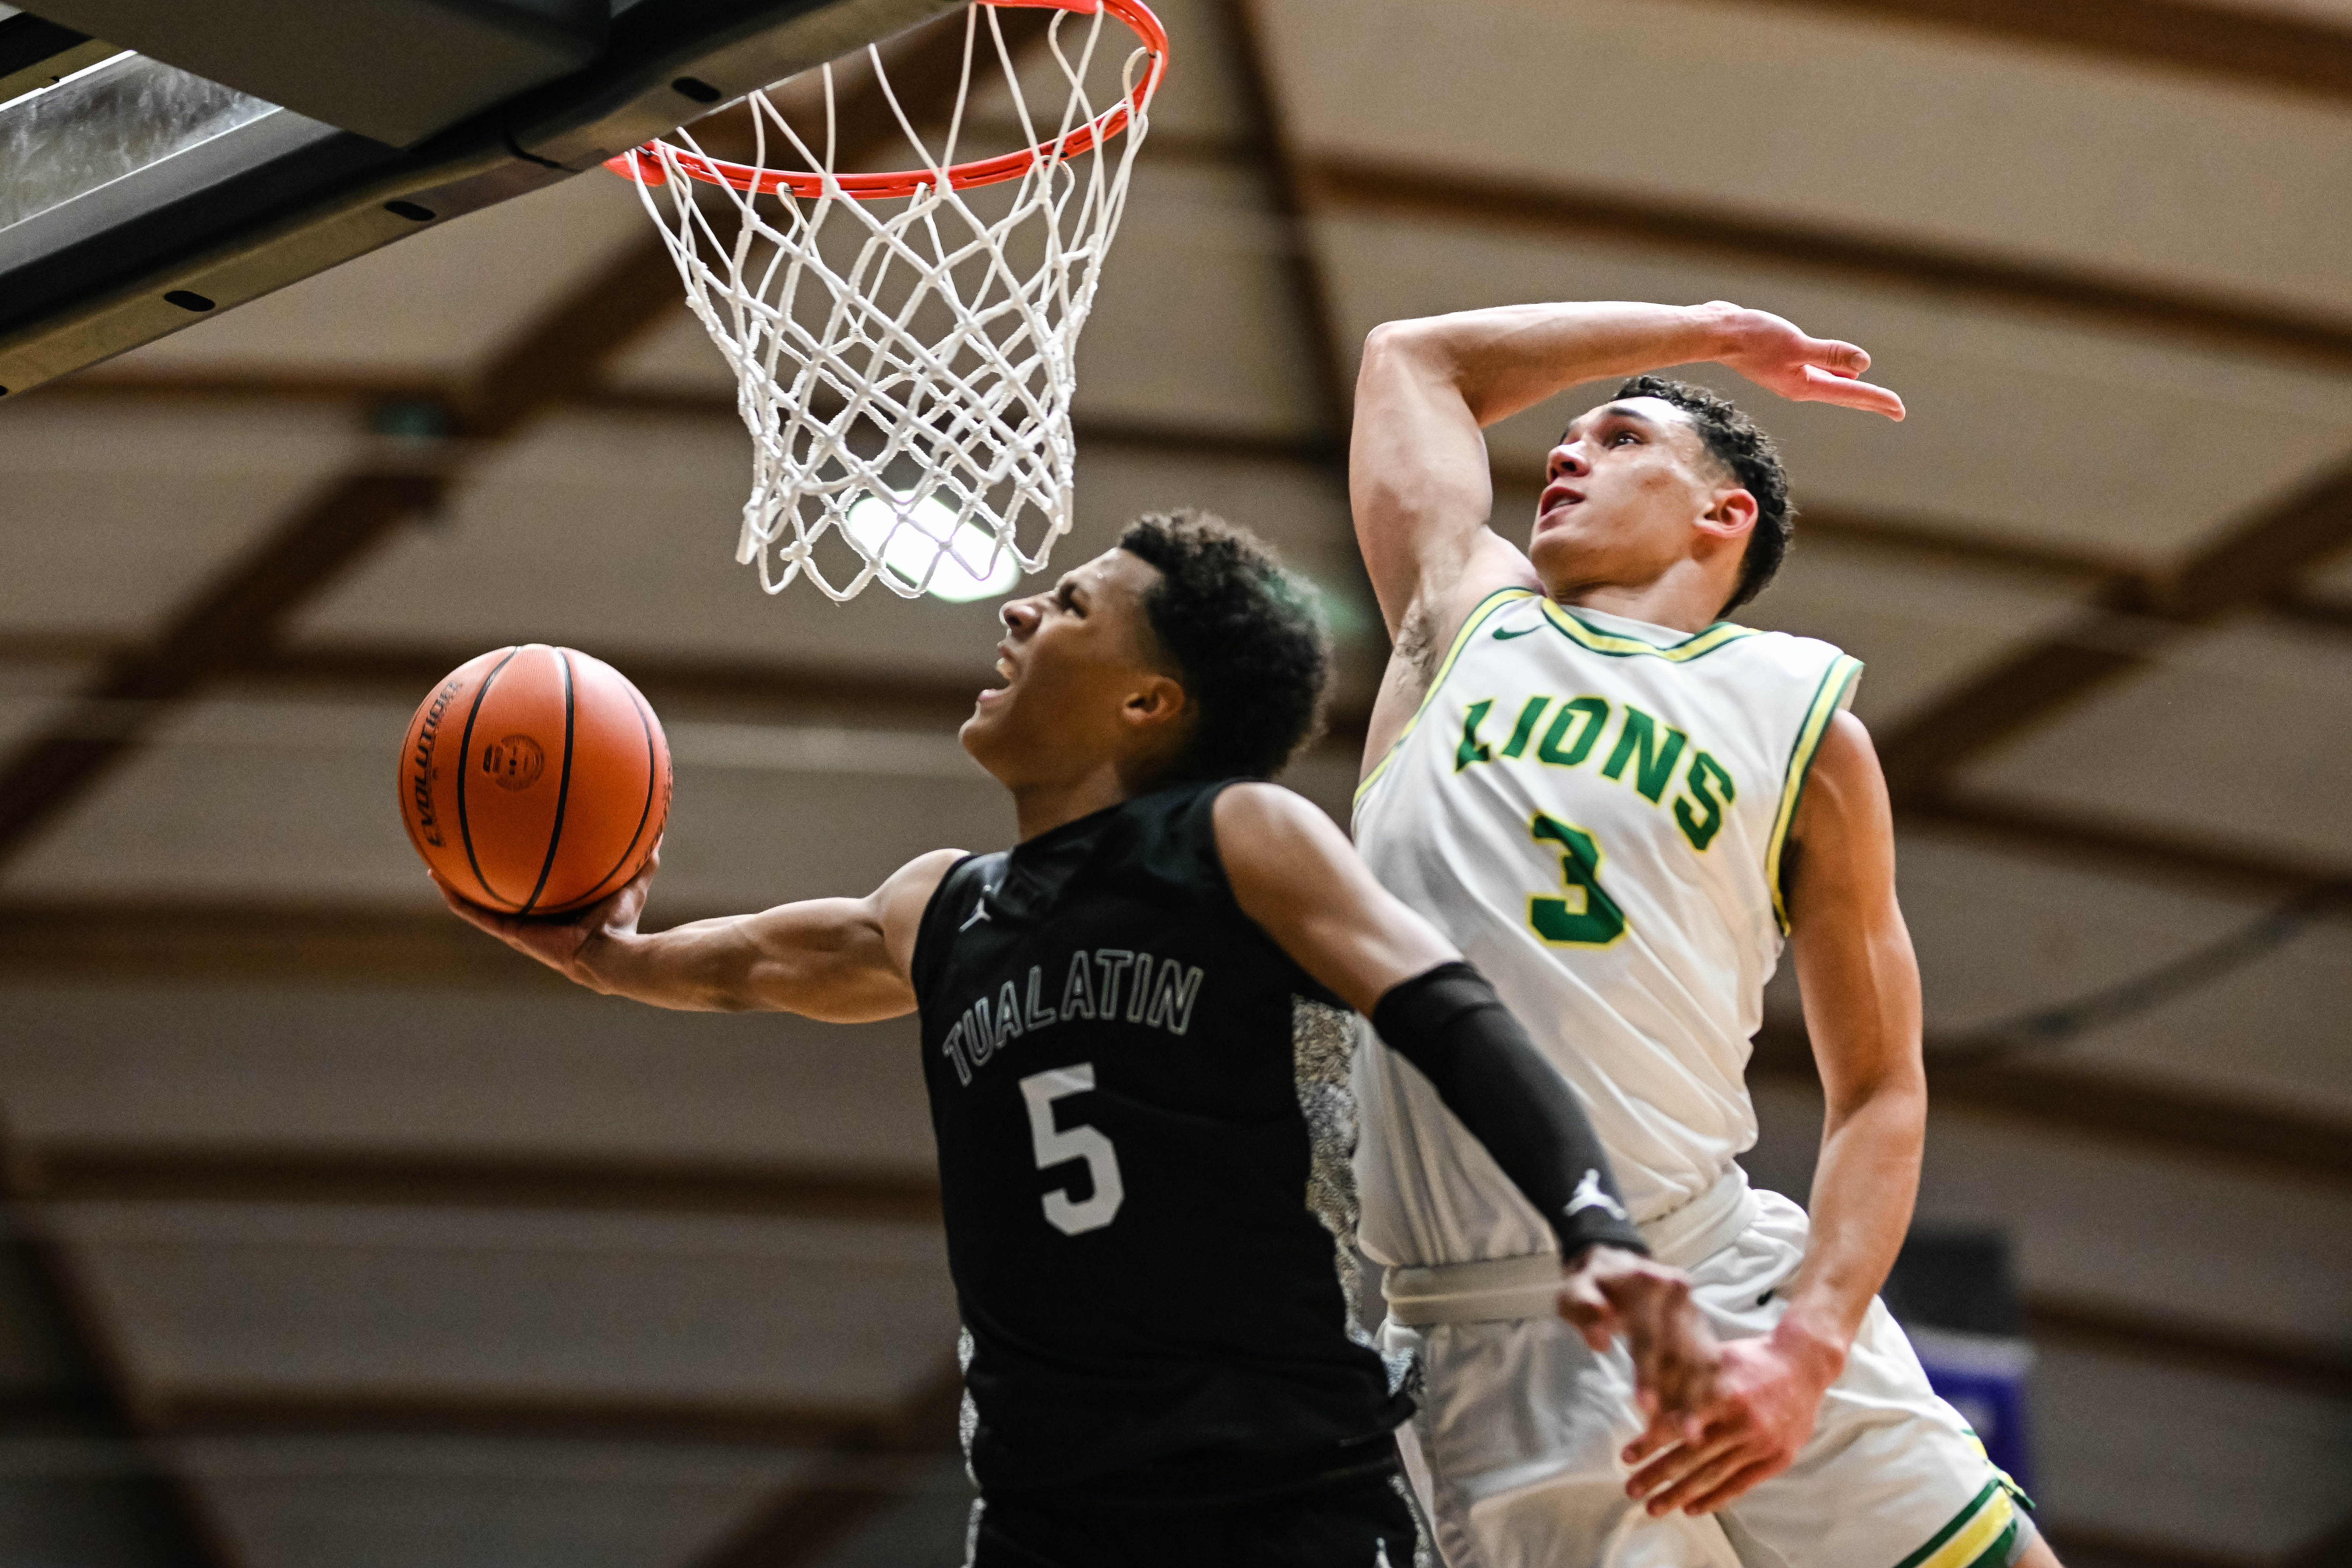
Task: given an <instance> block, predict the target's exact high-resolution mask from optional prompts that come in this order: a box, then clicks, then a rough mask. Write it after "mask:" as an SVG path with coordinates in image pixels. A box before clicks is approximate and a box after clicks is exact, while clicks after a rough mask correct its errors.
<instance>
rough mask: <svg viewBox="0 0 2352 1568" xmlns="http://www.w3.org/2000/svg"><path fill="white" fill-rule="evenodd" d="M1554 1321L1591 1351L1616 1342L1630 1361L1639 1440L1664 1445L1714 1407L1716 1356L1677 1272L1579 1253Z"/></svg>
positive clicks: (1621, 1251) (1630, 1256) (1611, 1252)
mask: <svg viewBox="0 0 2352 1568" xmlns="http://www.w3.org/2000/svg"><path fill="white" fill-rule="evenodd" d="M1559 1315H1560V1316H1561V1317H1563V1318H1565V1319H1567V1320H1568V1321H1569V1323H1570V1325H1571V1326H1573V1327H1574V1328H1575V1329H1576V1331H1578V1332H1579V1333H1580V1334H1582V1335H1583V1336H1584V1342H1585V1343H1586V1344H1588V1345H1591V1347H1592V1348H1593V1350H1594V1351H1596V1352H1600V1351H1606V1350H1607V1349H1608V1348H1609V1342H1610V1340H1611V1338H1612V1336H1613V1335H1616V1334H1620V1333H1622V1334H1623V1335H1624V1336H1625V1344H1626V1349H1627V1351H1628V1352H1630V1353H1631V1354H1632V1356H1633V1377H1634V1388H1635V1393H1634V1399H1635V1401H1636V1402H1637V1403H1638V1404H1639V1405H1641V1407H1642V1412H1643V1415H1647V1416H1648V1417H1649V1419H1650V1426H1649V1430H1648V1431H1646V1432H1644V1433H1643V1440H1645V1441H1646V1440H1647V1439H1649V1438H1650V1437H1651V1436H1658V1438H1659V1441H1660V1442H1661V1443H1666V1442H1672V1441H1674V1439H1675V1436H1677V1435H1678V1434H1680V1433H1681V1432H1682V1431H1684V1430H1685V1428H1686V1427H1688V1426H1691V1425H1693V1424H1695V1423H1696V1421H1697V1420H1698V1419H1699V1418H1700V1416H1701V1414H1702V1413H1703V1412H1705V1411H1707V1410H1710V1409H1712V1408H1713V1407H1714V1405H1715V1403H1716V1401H1715V1373H1716V1363H1717V1357H1718V1356H1719V1355H1720V1353H1721V1347H1719V1346H1718V1345H1717V1343H1716V1341H1715V1336H1714V1335H1713V1334H1711V1333H1709V1332H1708V1331H1707V1328H1706V1320H1705V1319H1703V1318H1702V1317H1701V1316H1700V1315H1699V1310H1698V1308H1697V1307H1696V1306H1695V1305H1694V1304H1693V1303H1692V1301H1691V1296H1690V1280H1689V1279H1688V1278H1687V1277H1686V1276H1685V1274H1684V1273H1683V1271H1682V1270H1681V1269H1679V1268H1667V1267H1666V1266H1665V1265H1664V1264H1663V1263H1654V1262H1652V1261H1651V1260H1650V1259H1649V1258H1644V1257H1643V1256H1642V1255H1641V1254H1640V1253H1638V1252H1629V1251H1627V1250H1626V1249H1625V1248H1623V1247H1588V1248H1586V1249H1585V1252H1584V1254H1583V1256H1582V1257H1581V1258H1579V1259H1578V1260H1577V1263H1576V1267H1575V1268H1570V1270H1569V1271H1568V1275H1567V1278H1566V1279H1564V1280H1563V1281H1562V1282H1561V1285H1560V1292H1559Z"/></svg>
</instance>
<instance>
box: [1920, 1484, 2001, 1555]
mask: <svg viewBox="0 0 2352 1568" xmlns="http://www.w3.org/2000/svg"><path fill="white" fill-rule="evenodd" d="M2016 1529H2017V1505H2016V1504H2014V1503H2012V1502H2011V1501H2010V1500H2009V1493H2008V1492H2006V1491H2004V1490H2002V1489H2001V1485H2000V1482H1999V1481H1995V1482H1993V1483H1992V1484H1991V1485H1990V1486H1988V1487H1986V1488H1985V1489H1984V1490H1983V1491H1980V1492H1979V1493H1978V1494H1977V1495H1976V1499H1975V1500H1974V1501H1972V1502H1970V1503H1969V1506H1968V1507H1966V1508H1964V1509H1962V1510H1960V1513H1959V1517H1958V1518H1957V1519H1955V1520H1953V1521H1952V1522H1951V1523H1949V1524H1948V1525H1946V1526H1945V1527H1944V1528H1943V1530H1942V1531H1939V1532H1938V1533H1937V1536H1936V1538H1935V1539H1934V1540H1932V1541H1930V1542H1927V1545H1925V1546H1923V1547H1921V1548H1920V1549H1919V1550H1918V1551H1916V1552H1913V1553H1912V1554H1911V1555H1910V1556H1908V1557H1906V1558H1905V1559H1904V1560H1903V1561H1902V1562H1901V1563H1897V1564H1896V1565H1895V1568H1980V1565H1982V1564H1984V1563H1995V1564H1996V1568H1997V1564H1998V1559H1997V1558H1996V1556H1995V1550H1996V1548H1999V1547H2000V1546H2002V1545H2003V1544H2005V1543H2006V1542H2009V1541H2010V1539H2011V1535H2012V1532H2013V1531H2015V1530H2016ZM2001 1555H2004V1556H2005V1555H2006V1553H2005V1552H2004V1553H2001Z"/></svg>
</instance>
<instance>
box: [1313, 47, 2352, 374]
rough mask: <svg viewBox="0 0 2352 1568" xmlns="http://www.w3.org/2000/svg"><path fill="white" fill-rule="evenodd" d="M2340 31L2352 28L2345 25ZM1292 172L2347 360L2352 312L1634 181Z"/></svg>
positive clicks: (1559, 227)
mask: <svg viewBox="0 0 2352 1568" xmlns="http://www.w3.org/2000/svg"><path fill="white" fill-rule="evenodd" d="M2051 9H2052V10H2063V9H2065V7H2061V6H2053V7H2051ZM2346 37H2347V38H2352V33H2347V35H2346ZM1300 178H1301V182H1302V186H1303V188H1304V190H1305V192H1306V195H1307V199H1308V200H1309V201H1310V202H1312V203H1313V204H1314V205H1316V206H1318V208H1326V209H1344V210H1348V211H1354V212H1381V213H1394V214H1400V215H1408V216H1416V217H1436V218H1442V219H1444V220H1446V221H1449V222H1454V223H1464V224H1476V225H1482V226H1489V227H1496V228H1509V229H1519V230H1532V231H1534V232H1536V233H1538V234H1541V235H1545V236H1557V237H1587V238H1598V239H1614V240H1625V241H1631V242H1633V243H1635V244H1640V245H1646V246H1657V247H1666V248H1669V249H1674V250H1682V251H1693V252H1700V253H1705V254H1711V255H1716V256H1720V257H1725V258H1730V259H1733V260H1737V261H1740V262H1767V263H1770V264H1772V265H1774V266H1779V267H1787V268H1795V269H1798V270H1801V271H1804V272H1811V273H1822V274H1830V275H1833V276H1836V277H1839V278H1842V279H1853V280H1855V281H1859V282H1865V283H1870V284H1874V285H1877V286H1881V287H1893V288H1898V289H1914V290H1920V291H1925V292H1927V293H1931V294H1934V295H1937V296H1939V297H1943V298H1947V299H1960V300H1967V301H1968V302H1969V303H1972V304H1979V305H1990V306H1995V307H2000V308H2003V309H2009V310H2019V309H2023V310H2043V311H2055V312H2058V313H2061V314H2063V315H2066V316H2071V317H2075V318H2079V319H2081V320H2084V321H2096V322H2099V323H2101V324H2104V325H2108V326H2120V327H2127V328H2130V329H2131V330H2132V331H2136V332H2139V333H2143V334H2156V335H2158V336H2159V337H2178V338H2183V339H2187V340H2190V341H2198V342H2208V343H2212V344H2216V345H2219V346H2221V347H2224V348H2228V349H2232V350H2235V351H2238V352H2241V353H2243V352H2249V351H2251V352H2253V353H2261V354H2265V355H2272V356H2278V357H2284V358H2287V359H2293V360H2299V361H2304V362H2307V363H2316V364H2319V365H2323V366H2325V367H2326V368H2328V369H2331V370H2337V371H2341V370H2346V369H2352V317H2339V316H2333V315H2324V314H2319V313H2316V312H2313V311H2310V310H2298V309H2294V308H2291V307H2288V306H2284V305H2280V304H2276V303H2274V302H2272V301H2268V300H2260V299H2256V298H2253V297H2250V296H2249V297H2233V296H2229V295H2225V294H2221V293H2214V292H2207V291H2200V290H2196V289H2184V288H2180V287H2178V286H2174V285H2168V284H2163V283H2158V282H2156V281H2153V280H2149V279H2137V278H2134V277H2132V276H2130V275H2129V274H2126V273H2124V272H2095V271H2091V270H2087V269H2084V268H2075V267H2069V266H2066V265H2063V264H2062V263H2057V262H2032V261H2023V260H2020V259H2017V258H2012V257H2009V256H2005V255H2002V254H2000V253H1998V252H1993V251H1987V250H1977V249H1970V248H1968V247H1960V246H1952V245H1939V244H1936V243H1932V242H1929V241H1926V240H1918V239H1911V238H1906V237H1899V236H1896V235H1893V234H1881V233H1870V232H1865V231H1864V230H1860V229H1853V228H1846V227H1842V226H1838V225H1836V224H1833V223H1823V222H1816V221H1807V222H1802V223H1797V222H1790V221H1787V220H1783V219H1780V218H1776V217H1774V216H1771V215H1770V214H1769V213H1768V212H1765V211H1764V210H1762V209H1756V210H1740V209H1733V208H1728V207H1720V206H1696V205H1685V204H1682V203H1675V202H1668V201H1662V200H1659V199H1657V198H1655V197H1652V196H1648V195H1643V194H1641V193H1640V192H1638V191H1633V190H1613V189H1603V188H1600V187H1595V186H1570V185H1559V184H1537V183H1534V182H1532V181H1528V180H1508V179H1500V178H1496V177H1495V176H1492V175H1481V174H1466V173H1465V172H1463V171H1461V170H1458V169H1452V168H1444V167H1440V166H1437V165H1420V164H1412V163H1398V162H1389V161H1374V160H1370V159H1364V158H1355V157H1347V156H1340V155H1337V154H1324V155H1320V156H1318V157H1316V158H1315V159H1314V160H1312V161H1311V162H1310V163H1307V164H1306V165H1305V166H1304V167H1303V168H1302V170H1301V172H1300Z"/></svg>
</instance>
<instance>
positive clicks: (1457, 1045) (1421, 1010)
mask: <svg viewBox="0 0 2352 1568" xmlns="http://www.w3.org/2000/svg"><path fill="white" fill-rule="evenodd" d="M1372 1027H1373V1028H1375V1029H1377V1030H1378V1031H1379V1032H1380V1036H1381V1039H1382V1040H1384V1041H1386V1042H1387V1043H1388V1045H1389V1046H1390V1047H1391V1048H1392V1049H1394V1050H1395V1051H1396V1052H1397V1053H1398V1054H1399V1055H1401V1056H1402V1057H1403V1058H1404V1059H1405V1060H1407V1061H1409V1062H1411V1063H1412V1065H1413V1066H1414V1067H1416V1068H1420V1069H1421V1073H1422V1076H1423V1078H1426V1079H1429V1082H1430V1086H1431V1087H1432V1088H1433V1089H1436V1090H1437V1095H1438V1098H1439V1099H1441V1100H1444V1102H1445V1107H1446V1109H1447V1110H1451V1111H1453V1112H1454V1115H1455V1116H1456V1117H1458V1118H1459V1119H1460V1120H1461V1122H1462V1125H1463V1126H1465V1127H1466V1128H1468V1129H1469V1130H1470V1133H1471V1136H1473V1137H1475V1138H1476V1139H1477V1140H1478V1142H1481V1143H1483V1144H1485V1145H1486V1152H1488V1153H1489V1154H1492V1155H1493V1156H1494V1157H1495V1163H1496V1164H1497V1165H1500V1166H1501V1167H1502V1168H1503V1173H1504V1174H1505V1175H1507V1176H1508V1177H1510V1178H1511V1180H1512V1181H1513V1182H1514V1183H1516V1184H1517V1186H1518V1189H1519V1191H1520V1192H1522V1193H1524V1194H1527V1197H1528V1202H1530V1203H1532V1204H1534V1205H1536V1207H1537V1208H1538V1209H1539V1210H1541V1211H1542V1213H1543V1216H1544V1218H1545V1219H1547V1220H1549V1221H1550V1222H1551V1227H1552V1229H1553V1230H1554V1231H1555V1232H1557V1233H1558V1234H1559V1251H1560V1256H1561V1257H1563V1258H1570V1257H1573V1256H1575V1254H1576V1253H1578V1252H1579V1251H1580V1250H1581V1249H1583V1248H1584V1247H1591V1246H1592V1245H1594V1244H1596V1243H1605V1244H1607V1245H1608V1246H1611V1247H1626V1248H1628V1249H1630V1250H1632V1251H1634V1252H1647V1251H1649V1247H1646V1246H1645V1245H1643V1241H1642V1233H1641V1232H1640V1231H1639V1230H1636V1229H1635V1228H1634V1227H1633V1221H1632V1220H1631V1218H1629V1217H1628V1216H1627V1215H1626V1213H1625V1205H1624V1201H1623V1198H1622V1194H1619V1192H1618V1190H1617V1179H1616V1177H1615V1176H1614V1175H1612V1174H1611V1173H1610V1170H1609V1158H1608V1156H1607V1155H1606V1154H1604V1153H1602V1152H1601V1139H1600V1136H1599V1134H1597V1133H1595V1132H1594V1131H1592V1123H1591V1121H1590V1120H1589V1119H1588V1118H1587V1117H1586V1116H1585V1114H1584V1107H1582V1106H1581V1105H1579V1104H1578V1103H1577V1102H1576V1095H1575V1093H1574V1092H1573V1091H1572V1090H1570V1088H1569V1087H1568V1085H1567V1084H1565V1083H1563V1082H1561V1081H1560V1077H1559V1073H1557V1072H1555V1071H1553V1070H1552V1068H1551V1064H1550V1063H1549V1062H1547V1061H1545V1060H1544V1059H1543V1058H1542V1057H1541V1056H1540V1055H1538V1053H1537V1051H1536V1047H1535V1045H1534V1043H1533V1042H1532V1041H1530V1040H1529V1039H1528V1035H1527V1031H1526V1030H1525V1029H1523V1028H1521V1027H1520V1026H1519V1021H1518V1020H1517V1018H1514V1017H1512V1016H1511V1013H1510V1009H1508V1008H1507V1007H1505V1006H1504V1005H1503V1001H1502V998H1501V997H1499V996H1497V995H1496V994H1495V988H1494V987H1493V986H1492V985H1489V984H1487V983H1486V976H1485V975H1483V974H1480V973H1478V972H1477V971H1476V970H1475V969H1473V968H1471V967H1470V966H1469V965H1468V964H1466V963H1442V964H1440V965H1438V966H1437V967H1436V968H1435V969H1433V970H1431V971H1429V973H1426V974H1416V975H1414V976H1413V977H1412V979H1411V980H1407V981H1403V982H1402V983H1401V984H1397V985H1395V986H1392V987H1391V988H1390V990H1389V992H1388V994H1385V995H1383V996H1382V997H1381V1000H1380V1004H1379V1005H1377V1006H1375V1007H1374V1008H1373V1009H1372Z"/></svg>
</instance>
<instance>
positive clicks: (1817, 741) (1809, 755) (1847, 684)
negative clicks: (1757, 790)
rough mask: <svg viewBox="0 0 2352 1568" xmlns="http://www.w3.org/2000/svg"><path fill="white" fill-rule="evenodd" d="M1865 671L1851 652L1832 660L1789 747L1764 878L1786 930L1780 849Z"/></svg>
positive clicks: (1774, 912) (1774, 915)
mask: <svg viewBox="0 0 2352 1568" xmlns="http://www.w3.org/2000/svg"><path fill="white" fill-rule="evenodd" d="M1861 673H1862V660H1860V659H1858V658H1853V656H1852V655H1850V654H1843V653H1842V654H1840V655H1838V656H1837V658H1834V659H1832V660H1831V661H1830V667H1829V668H1828V669H1827V670H1826V671H1824V672H1823V673H1822V683H1821V685H1820V686H1818V687H1816V688H1815V689H1814V690H1813V700H1812V703H1811V706H1810V707H1808V708H1807V709H1806V710H1805V721H1804V722H1803V723H1802V724H1800V725H1798V726H1797V743H1796V744H1795V745H1793V746H1791V747H1790V749H1789V769H1788V772H1787V773H1784V774H1783V775H1782V777H1781V782H1780V812H1779V813H1778V815H1776V816H1774V817H1773V818H1772V837H1771V838H1770V839H1769V840H1768V841H1767V842H1766V844H1765V847H1764V879H1765V881H1766V882H1767V883H1769V885H1770V887H1771V889H1772V918H1773V919H1775V920H1777V921H1780V929H1781V930H1782V931H1787V930H1788V929H1789V910H1788V906H1787V905H1786V904H1785V903H1783V902H1782V901H1781V896H1780V852H1781V850H1782V849H1783V848H1785V847H1787V845H1788V842H1789V829H1790V826H1793V825H1794V824H1795V822H1796V820H1797V806H1798V805H1799V803H1800V802H1801V801H1802V800H1803V799H1804V797H1805V780H1806V778H1807V776H1808V775H1810V774H1811V772H1812V769H1813V753H1814V752H1818V751H1820V750H1821V749H1822V736H1824V735H1826V734H1828V733H1829V732H1830V720H1831V718H1832V716H1833V715H1834V714H1835V713H1836V712H1837V710H1839V709H1840V708H1841V707H1843V706H1844V703H1845V694H1846V693H1847V692H1848V691H1849V690H1851V689H1853V683H1854V679H1855V678H1856V677H1857V676H1859V675H1861Z"/></svg>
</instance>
